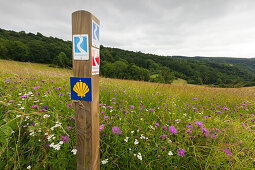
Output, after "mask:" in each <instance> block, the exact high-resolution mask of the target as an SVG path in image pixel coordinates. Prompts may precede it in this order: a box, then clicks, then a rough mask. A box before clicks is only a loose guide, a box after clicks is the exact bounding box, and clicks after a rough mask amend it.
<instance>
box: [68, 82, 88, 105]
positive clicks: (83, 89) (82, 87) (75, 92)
mask: <svg viewBox="0 0 255 170" xmlns="http://www.w3.org/2000/svg"><path fill="white" fill-rule="evenodd" d="M70 83H71V99H72V100H86V101H92V85H91V84H92V83H91V78H81V77H70Z"/></svg>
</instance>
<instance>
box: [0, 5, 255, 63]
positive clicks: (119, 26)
mask: <svg viewBox="0 0 255 170" xmlns="http://www.w3.org/2000/svg"><path fill="white" fill-rule="evenodd" d="M76 10H87V11H89V12H91V13H92V14H94V15H95V16H96V17H97V18H98V19H99V20H100V22H101V28H100V29H101V30H100V36H101V37H100V39H101V44H102V45H104V46H108V47H117V48H121V49H126V50H132V51H141V52H144V53H153V54H159V55H186V56H228V57H246V58H251V57H255V0H90V1H89V0H0V28H3V29H8V30H15V31H22V30H24V31H26V32H33V33H36V32H40V33H42V34H44V35H46V36H53V37H58V38H62V39H64V40H71V34H72V30H71V29H72V28H71V14H72V12H74V11H76Z"/></svg>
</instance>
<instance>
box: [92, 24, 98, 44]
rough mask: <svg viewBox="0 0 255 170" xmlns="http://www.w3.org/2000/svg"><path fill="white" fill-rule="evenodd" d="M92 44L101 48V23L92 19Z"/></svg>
mask: <svg viewBox="0 0 255 170" xmlns="http://www.w3.org/2000/svg"><path fill="white" fill-rule="evenodd" d="M92 46H94V47H97V48H99V47H100V43H99V25H98V24H97V23H96V22H95V21H93V20H92Z"/></svg>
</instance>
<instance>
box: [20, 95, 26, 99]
mask: <svg viewBox="0 0 255 170" xmlns="http://www.w3.org/2000/svg"><path fill="white" fill-rule="evenodd" d="M20 97H21V98H27V97H28V95H23V96H20Z"/></svg>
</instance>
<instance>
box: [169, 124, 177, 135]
mask: <svg viewBox="0 0 255 170" xmlns="http://www.w3.org/2000/svg"><path fill="white" fill-rule="evenodd" d="M169 132H170V133H172V134H177V129H176V128H175V127H174V126H169Z"/></svg>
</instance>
